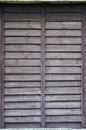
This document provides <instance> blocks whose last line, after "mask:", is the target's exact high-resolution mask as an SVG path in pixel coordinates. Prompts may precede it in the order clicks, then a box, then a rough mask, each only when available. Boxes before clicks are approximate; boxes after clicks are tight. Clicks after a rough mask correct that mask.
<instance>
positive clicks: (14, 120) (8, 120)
mask: <svg viewBox="0 0 86 130" xmlns="http://www.w3.org/2000/svg"><path fill="white" fill-rule="evenodd" d="M40 121H41V119H40V116H36V117H35V116H33V117H22V118H21V117H5V123H19V122H21V123H26V122H28V123H29V122H30V123H31V122H33V123H34V122H40Z"/></svg>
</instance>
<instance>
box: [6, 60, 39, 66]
mask: <svg viewBox="0 0 86 130" xmlns="http://www.w3.org/2000/svg"><path fill="white" fill-rule="evenodd" d="M40 65H41V61H40V60H36V59H34V60H30V59H29V60H26V59H14V60H13V59H11V60H10V59H6V60H5V66H19V67H20V66H28V67H29V66H40Z"/></svg>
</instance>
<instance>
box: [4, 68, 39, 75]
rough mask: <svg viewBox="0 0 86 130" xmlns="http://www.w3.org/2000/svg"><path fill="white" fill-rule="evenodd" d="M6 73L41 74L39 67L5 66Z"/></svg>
mask: <svg viewBox="0 0 86 130" xmlns="http://www.w3.org/2000/svg"><path fill="white" fill-rule="evenodd" d="M5 73H6V74H41V68H40V67H5Z"/></svg>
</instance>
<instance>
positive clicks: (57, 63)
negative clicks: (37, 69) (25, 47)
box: [5, 59, 81, 67]
mask: <svg viewBox="0 0 86 130" xmlns="http://www.w3.org/2000/svg"><path fill="white" fill-rule="evenodd" d="M40 63H41V62H40V60H35V59H34V60H25V59H22V60H21V59H14V60H13V59H11V60H10V59H6V60H5V66H14V67H15V66H28V67H29V66H40ZM46 66H50V67H51V66H62V67H65V66H73V67H75V66H79V67H80V66H81V60H79V59H76V60H71V59H69V60H65V59H64V60H59V59H58V60H53V59H52V60H46Z"/></svg>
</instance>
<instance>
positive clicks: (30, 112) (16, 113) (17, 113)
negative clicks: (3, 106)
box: [5, 109, 41, 117]
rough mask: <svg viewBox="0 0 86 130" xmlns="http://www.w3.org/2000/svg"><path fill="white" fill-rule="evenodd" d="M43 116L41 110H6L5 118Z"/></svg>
mask: <svg viewBox="0 0 86 130" xmlns="http://www.w3.org/2000/svg"><path fill="white" fill-rule="evenodd" d="M40 114H41V112H40V109H35V110H33V109H32V110H5V116H9V117H10V116H12V117H16V116H17V117H18V116H21V117H22V116H39V115H40Z"/></svg>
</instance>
